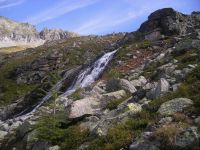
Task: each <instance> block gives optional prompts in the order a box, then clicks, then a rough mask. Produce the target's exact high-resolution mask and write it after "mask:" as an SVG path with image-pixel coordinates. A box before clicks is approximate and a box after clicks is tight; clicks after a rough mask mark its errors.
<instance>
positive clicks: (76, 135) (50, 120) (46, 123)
mask: <svg viewBox="0 0 200 150" xmlns="http://www.w3.org/2000/svg"><path fill="white" fill-rule="evenodd" d="M68 123H70V121H69V120H67V118H66V116H65V114H64V113H62V112H60V113H57V114H53V115H51V116H49V115H45V116H43V117H42V118H40V120H39V122H38V123H37V124H36V125H35V127H34V128H35V130H37V137H38V139H39V140H42V141H44V140H45V141H48V142H50V143H51V144H53V145H54V144H58V145H61V149H63V150H64V149H77V148H78V146H80V144H82V143H83V142H84V141H85V139H86V137H87V136H88V131H87V130H84V131H82V130H81V129H80V127H79V126H78V125H72V126H68V125H67V124H68Z"/></svg>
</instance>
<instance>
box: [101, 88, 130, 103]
mask: <svg viewBox="0 0 200 150" xmlns="http://www.w3.org/2000/svg"><path fill="white" fill-rule="evenodd" d="M123 97H126V92H125V91H124V90H119V91H115V92H111V93H106V94H102V97H101V99H102V101H112V100H115V99H121V98H123Z"/></svg>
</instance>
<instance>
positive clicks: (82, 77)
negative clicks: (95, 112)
mask: <svg viewBox="0 0 200 150" xmlns="http://www.w3.org/2000/svg"><path fill="white" fill-rule="evenodd" d="M116 51H117V50H115V51H112V52H108V53H106V54H104V55H103V56H102V57H101V58H100V59H98V60H97V61H96V62H95V63H94V64H93V65H92V66H89V67H88V68H86V69H85V70H84V71H83V72H82V73H81V74H79V75H78V77H77V80H76V82H75V83H74V84H73V85H72V86H71V87H70V88H69V89H68V90H67V91H66V92H65V93H64V94H63V95H62V96H69V95H70V94H72V93H73V92H75V91H76V90H77V89H78V88H83V87H86V86H88V85H90V84H91V83H93V82H94V81H95V80H96V79H98V77H99V75H100V74H101V73H102V72H103V71H104V69H105V68H106V66H107V64H108V63H109V61H110V60H111V59H112V58H113V55H114V54H115V53H116Z"/></svg>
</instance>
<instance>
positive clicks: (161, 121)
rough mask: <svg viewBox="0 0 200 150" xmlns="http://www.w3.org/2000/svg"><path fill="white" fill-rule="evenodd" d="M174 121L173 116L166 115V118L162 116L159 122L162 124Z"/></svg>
mask: <svg viewBox="0 0 200 150" xmlns="http://www.w3.org/2000/svg"><path fill="white" fill-rule="evenodd" d="M172 121H173V118H172V117H165V118H162V119H161V120H160V121H159V123H160V124H169V123H171V122H172Z"/></svg>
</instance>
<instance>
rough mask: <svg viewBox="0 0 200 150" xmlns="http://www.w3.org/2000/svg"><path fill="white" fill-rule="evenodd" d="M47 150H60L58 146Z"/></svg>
mask: <svg viewBox="0 0 200 150" xmlns="http://www.w3.org/2000/svg"><path fill="white" fill-rule="evenodd" d="M48 150H60V146H58V145H55V146H52V147H49V148H48Z"/></svg>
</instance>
